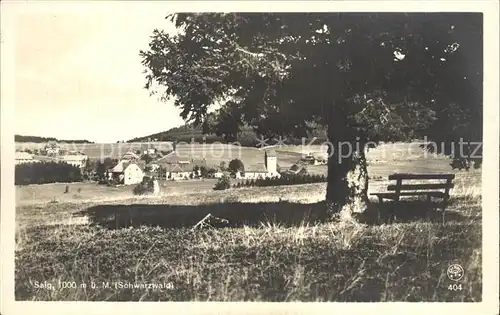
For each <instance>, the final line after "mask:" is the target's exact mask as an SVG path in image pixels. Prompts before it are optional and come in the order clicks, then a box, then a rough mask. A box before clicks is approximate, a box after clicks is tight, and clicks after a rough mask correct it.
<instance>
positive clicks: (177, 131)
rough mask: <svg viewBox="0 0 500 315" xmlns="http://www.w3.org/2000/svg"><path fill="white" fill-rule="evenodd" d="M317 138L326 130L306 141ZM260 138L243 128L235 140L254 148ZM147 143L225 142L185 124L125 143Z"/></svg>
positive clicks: (294, 141)
mask: <svg viewBox="0 0 500 315" xmlns="http://www.w3.org/2000/svg"><path fill="white" fill-rule="evenodd" d="M314 137H316V138H318V141H324V140H326V128H321V127H318V128H316V129H315V130H314V131H313V132H311V134H310V135H309V137H308V138H307V139H306V140H309V141H310V140H311V139H312V138H314ZM259 138H260V136H259V135H258V134H257V133H256V132H255V131H254V130H253V129H252V128H251V127H246V128H245V127H243V128H242V130H241V131H240V132H239V133H238V135H237V140H236V141H238V142H239V143H240V144H241V145H243V146H256V145H258V144H259V141H258V139H259ZM286 139H287V141H286V142H287V144H301V141H302V139H294V138H291V137H286ZM147 141H171V142H187V143H190V142H191V141H194V142H197V143H214V142H222V143H225V142H227V141H226V140H225V139H224V138H223V137H222V136H217V135H216V134H213V133H212V134H203V130H202V127H201V126H199V127H195V126H194V125H192V124H186V125H183V126H180V127H174V128H171V129H169V130H167V131H163V132H159V133H155V134H151V135H148V136H144V137H137V138H134V139H131V140H128V141H127V142H129V143H130V142H147ZM272 144H274V143H273V141H272V140H270V141H269V145H272Z"/></svg>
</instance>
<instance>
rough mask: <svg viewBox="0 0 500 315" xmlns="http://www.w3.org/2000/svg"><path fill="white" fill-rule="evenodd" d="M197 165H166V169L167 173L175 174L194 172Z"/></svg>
mask: <svg viewBox="0 0 500 315" xmlns="http://www.w3.org/2000/svg"><path fill="white" fill-rule="evenodd" d="M195 165H196V164H166V165H165V166H164V167H165V168H166V170H167V172H171V173H175V172H192V171H193V167H194V166H195Z"/></svg>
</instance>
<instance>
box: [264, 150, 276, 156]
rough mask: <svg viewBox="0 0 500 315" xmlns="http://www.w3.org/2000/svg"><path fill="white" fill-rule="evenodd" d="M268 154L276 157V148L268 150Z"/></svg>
mask: <svg viewBox="0 0 500 315" xmlns="http://www.w3.org/2000/svg"><path fill="white" fill-rule="evenodd" d="M266 156H269V157H276V151H274V150H266Z"/></svg>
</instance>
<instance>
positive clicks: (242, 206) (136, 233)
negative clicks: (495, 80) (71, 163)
mask: <svg viewBox="0 0 500 315" xmlns="http://www.w3.org/2000/svg"><path fill="white" fill-rule="evenodd" d="M404 147H405V145H401V146H400V147H397V148H396V147H395V148H392V152H389V153H390V154H387V152H384V154H385V155H384V156H383V155H382V153H381V151H380V149H376V150H372V151H371V153H369V154H370V155H369V174H370V177H371V178H372V180H371V181H370V188H369V192H370V193H371V192H376V191H383V190H385V187H386V185H387V184H388V182H387V180H386V179H387V176H388V175H389V174H391V173H393V172H403V171H404V172H405V171H409V172H415V173H422V172H447V173H449V172H452V170H451V168H450V166H449V161H448V160H447V159H444V158H441V157H424V156H423V155H422V154H423V153H422V152H420V153H416V154H415V155H413V154H408V153H404V152H407V149H404ZM398 148H399V149H398ZM289 149H290V151H288V152H293V151H294V150H296V148H289ZM377 150H378V151H377ZM295 152H296V151H295ZM278 158H279V156H278ZM278 163H280V162H279V160H278ZM323 170H326V168H325V167H324V166H323ZM455 173H456V179H455V189H453V190H452V195H451V200H450V202H451V203H450V205H449V207H448V208H447V211H446V212H445V214H444V216H443V215H442V214H441V212H437V211H435V210H434V209H429V207H428V204H425V203H423V202H420V201H417V200H410V201H407V202H404V203H401V204H398V205H397V207H396V209H395V211H394V215H389V211H387V209H386V208H385V206H383V205H379V204H377V202H376V200H373V203H372V204H371V205H370V208H369V210H368V211H367V213H366V214H365V215H363V216H362V217H360V218H359V220H358V221H357V222H349V223H333V222H328V221H327V220H325V219H324V207H323V200H324V194H325V188H326V184H324V183H320V184H308V185H296V186H281V187H261V188H242V189H229V190H227V191H212V190H211V187H212V186H213V185H212V184H211V183H210V186H209V185H208V184H207V187H206V188H204V187H202V185H194V184H193V185H194V186H197V187H199V188H198V190H196V188H194V186H193V189H194V190H191V189H187V188H186V187H183V188H176V187H175V186H174V185H183V184H186V185H187V182H185V183H184V182H176V183H175V184H172V185H171V187H170V188H169V186H168V184H169V183H167V186H165V187H162V189H163V191H162V194H161V195H160V196H157V197H148V196H145V197H134V196H133V195H132V194H131V188H130V187H118V189H116V190H113V188H110V187H98V188H96V187H95V186H96V185H95V184H93V185H94V186H93V187H90V186H89V187H88V188H85V187H84V186H82V187H84V188H83V189H82V190H81V196H80V197H78V198H73V194H74V191H75V190H77V188H76V187H77V185H73V184H71V185H70V186H71V191H70V193H69V194H67V196H64V194H63V191H64V185H62V184H61V185H59V186H57V185H58V184H51V186H47V185H41V186H38V187H37V186H26V187H17V188H16V195H17V196H16V197H17V201H18V203H17V205H16V252H15V268H16V269H15V283H16V286H15V296H16V299H17V300H45V301H53V300H67V301H72V300H89V301H104V300H105V301H186V300H189V301H455V302H459V301H467V302H477V301H480V300H481V295H482V294H481V285H482V280H481V278H482V273H481V257H482V255H481V230H482V228H481V218H482V209H481V177H480V172H479V171H478V170H471V171H469V172H465V171H464V172H455ZM193 183H194V182H193ZM81 185H89V184H81ZM54 187H57V188H54ZM179 187H180V186H179ZM200 187H201V188H200ZM99 189H102V190H99ZM127 189H128V190H129V192H127ZM168 189H171V190H168ZM33 191H36V192H38V193H36V194H35V196H38V197H35V198H34V201H33V200H31V201H29V202H28V201H27V198H28V197H30V196H33ZM61 195H63V196H61ZM31 198H32V197H31ZM65 198H66V199H65ZM207 214H211V215H213V216H215V217H216V218H223V219H226V220H227V222H222V221H220V220H216V219H214V220H212V221H208V222H207V223H208V224H210V225H211V227H210V226H208V227H205V228H201V229H192V228H193V226H194V225H195V224H196V223H197V222H198V221H200V220H201V219H202V218H204V217H205V216H206V215H207ZM452 263H459V264H460V265H461V266H463V268H464V270H465V275H464V278H463V279H462V280H461V281H460V282H452V281H451V280H449V279H448V278H447V276H446V269H447V268H448V266H449V265H450V264H452ZM453 284H456V285H455V286H452V287H450V285H453ZM458 284H459V285H460V286H458Z"/></svg>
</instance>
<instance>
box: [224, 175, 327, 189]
mask: <svg viewBox="0 0 500 315" xmlns="http://www.w3.org/2000/svg"><path fill="white" fill-rule="evenodd" d="M326 181H327V178H326V176H325V175H312V174H304V175H299V174H282V175H281V177H279V178H278V177H273V178H266V179H255V180H254V179H251V180H248V179H247V180H246V181H244V182H239V183H237V184H234V185H233V188H242V187H266V186H284V185H300V184H312V183H323V182H326Z"/></svg>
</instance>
